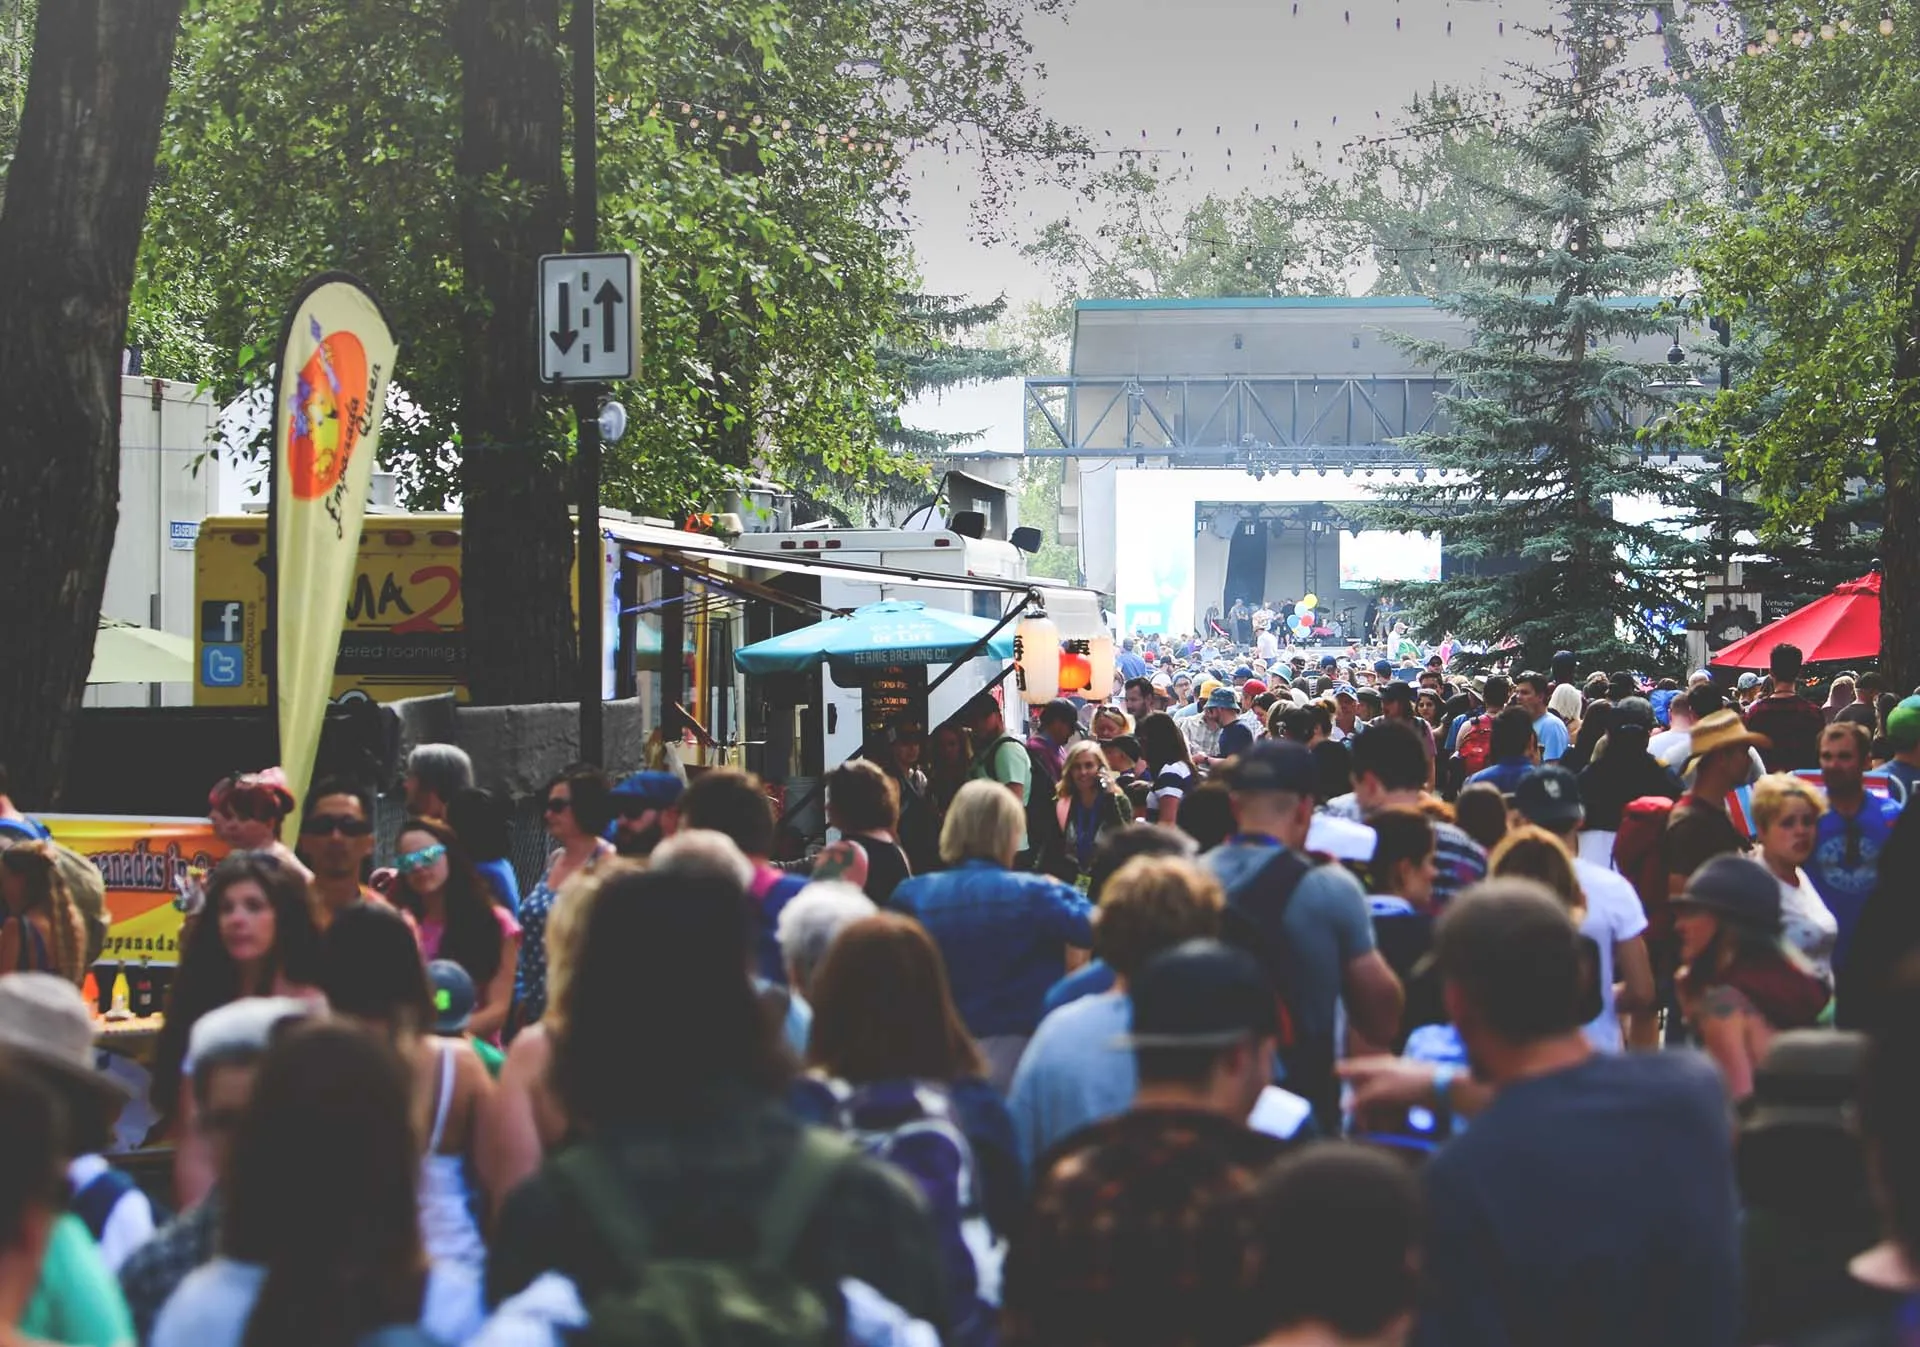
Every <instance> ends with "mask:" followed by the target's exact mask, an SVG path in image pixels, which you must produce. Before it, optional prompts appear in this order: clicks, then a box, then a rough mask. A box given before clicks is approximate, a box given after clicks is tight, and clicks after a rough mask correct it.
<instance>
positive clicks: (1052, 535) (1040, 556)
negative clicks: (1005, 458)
mask: <svg viewBox="0 0 1920 1347" xmlns="http://www.w3.org/2000/svg"><path fill="white" fill-rule="evenodd" d="M1066 466H1067V461H1066V460H1065V459H1064V458H1030V459H1028V460H1027V461H1026V462H1025V463H1023V464H1021V466H1020V522H1021V523H1022V524H1023V525H1031V526H1032V527H1034V528H1037V529H1039V530H1040V538H1041V542H1040V550H1039V551H1038V552H1035V553H1034V554H1033V556H1032V557H1030V558H1029V559H1028V561H1027V574H1029V575H1032V576H1036V577H1039V578H1042V579H1047V580H1064V581H1066V582H1067V583H1068V584H1073V585H1077V584H1079V583H1080V580H1081V576H1080V552H1079V549H1077V548H1074V547H1070V546H1068V545H1067V544H1065V543H1063V542H1061V541H1060V487H1061V484H1062V482H1063V481H1064V480H1065V477H1066Z"/></svg>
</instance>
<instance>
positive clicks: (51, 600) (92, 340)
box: [0, 0, 181, 807]
mask: <svg viewBox="0 0 1920 1347" xmlns="http://www.w3.org/2000/svg"><path fill="white" fill-rule="evenodd" d="M180 4H181V0H57V2H56V3H47V4H42V5H41V6H40V12H39V16H38V20H37V22H36V24H35V28H34V40H33V59H32V62H31V65H30V67H29V71H28V85H27V100H26V107H25V111H24V112H23V114H22V116H21V120H20V139H19V143H18V147H17V149H16V151H15V154H14V159H13V166H12V168H11V169H10V170H9V172H8V174H7V182H6V187H7V190H6V195H5V204H4V206H0V295H4V296H5V297H6V298H5V300H4V301H0V519H4V520H5V521H6V522H5V524H4V525H0V574H4V575H5V576H6V578H7V583H6V587H5V595H6V597H5V598H4V599H0V630H4V631H5V633H6V636H5V638H4V639H0V755H4V757H5V759H6V762H7V765H8V768H9V770H10V772H11V774H12V779H13V784H14V794H15V795H17V796H18V797H19V798H20V799H21V800H23V801H25V802H26V803H28V804H30V805H33V806H36V807H45V806H47V805H50V804H52V803H54V802H55V801H56V800H57V798H58V796H59V793H60V787H61V784H62V780H63V778H64V776H65V771H66V762H65V756H66V750H67V745H68V743H69V742H70V739H71V735H72V730H73V722H74V716H75V713H76V712H77V711H78V709H79V706H80V698H81V695H82V694H83V693H84V692H85V690H86V683H87V670H88V667H89V666H90V664H91V663H92V660H93V640H94V634H95V632H96V630H97V628H98V625H99V619H100V596H101V592H102V591H103V590H104V589H105V587H106V581H107V560H108V558H109V557H110V556H111V555H112V553H113V537H114V527H115V524H116V523H117V522H118V519H119V499H120V482H119V475H120V357H121V350H122V347H123V345H124V343H125V340H126V333H127V300H128V296H129V294H130V293H131V291H132V288H133V270H134V259H135V256H136V254H137V253H138V252H139V248H140V230H141V226H142V223H143V222H144V221H145V219H146V212H147V192H148V189H149V187H150V186H151V185H152V180H153V161H154V154H155V151H156V150H157V149H158V147H159V142H160V119H161V115H162V114H163V113H164V112H165V110H166V102H167V83H168V79H169V76H170V73H171V68H172V63H173V43H174V38H175V35H176V34H177V33H178V31H179V27H180Z"/></svg>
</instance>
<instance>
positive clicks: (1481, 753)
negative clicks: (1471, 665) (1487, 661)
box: [1442, 674, 1513, 792]
mask: <svg viewBox="0 0 1920 1347" xmlns="http://www.w3.org/2000/svg"><path fill="white" fill-rule="evenodd" d="M1512 696H1513V684H1511V683H1509V682H1508V681H1507V676H1506V675H1505V674H1493V675H1491V676H1490V677H1488V678H1487V679H1486V680H1485V681H1484V682H1483V683H1482V684H1481V685H1480V691H1479V697H1480V703H1481V705H1480V707H1479V709H1478V710H1471V709H1470V710H1468V711H1465V712H1463V713H1462V714H1461V715H1459V716H1457V717H1455V718H1454V721H1453V723H1452V724H1451V725H1449V726H1448V727H1447V735H1446V742H1445V743H1444V744H1443V745H1442V748H1443V749H1444V751H1445V752H1446V753H1447V755H1448V756H1447V783H1448V785H1449V786H1450V787H1451V788H1452V789H1453V790H1454V791H1455V792H1458V791H1459V789H1460V788H1461V787H1462V786H1464V785H1465V784H1466V782H1467V778H1468V777H1470V776H1472V775H1473V774H1474V773H1475V772H1478V771H1482V770H1484V769H1485V768H1486V767H1487V766H1488V765H1489V764H1491V763H1492V762H1493V722H1494V720H1495V718H1496V717H1498V716H1499V714H1500V713H1501V712H1502V711H1504V710H1506V709H1507V701H1508V699H1509V698H1511V697H1512Z"/></svg>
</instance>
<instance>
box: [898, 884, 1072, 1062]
mask: <svg viewBox="0 0 1920 1347" xmlns="http://www.w3.org/2000/svg"><path fill="white" fill-rule="evenodd" d="M890 906H892V907H894V908H895V909H897V910H898V911H900V912H903V913H905V914H906V915H907V916H909V917H913V918H915V919H916V920H918V921H919V923H920V924H921V925H922V926H924V927H926V928H927V934H929V935H931V936H932V937H933V941H934V943H935V944H936V945H938V946H939V947H940V955H941V957H942V958H943V959H944V960H945V961H946V965H947V980H948V982H949V983H951V984H952V987H953V1003H954V1005H955V1006H956V1007H957V1008H958V1009H959V1011H960V1018H961V1019H962V1020H964V1021H965V1022H966V1026H967V1030H968V1032H970V1033H971V1034H972V1035H973V1036H974V1037H975V1038H990V1037H993V1036H995V1035H998V1034H1030V1033H1032V1032H1033V1031H1034V1028H1035V1026H1037V1025H1038V1024H1039V1023H1040V1007H1041V1003H1042V1002H1044V1001H1045V1000H1046V997H1047V989H1048V988H1049V987H1051V986H1053V984H1054V983H1056V982H1058V981H1059V980H1060V978H1061V977H1062V976H1063V975H1064V974H1065V973H1066V971H1067V964H1066V947H1067V946H1068V945H1073V946H1075V947H1076V948H1079V949H1085V948H1087V947H1088V946H1089V945H1091V944H1092V943H1093V905H1092V904H1091V903H1089V902H1088V901H1087V900H1086V899H1085V898H1083V897H1081V896H1080V894H1078V893H1076V892H1075V891H1074V890H1072V889H1070V888H1068V887H1067V886H1066V885H1065V884H1062V883H1061V882H1060V881H1059V880H1057V879H1054V878H1053V877H1052V876H1050V875H1031V874H1023V873H1021V872H1019V871H1016V870H1006V869H1003V868H1001V867H1000V866H998V865H995V864H994V863H993V862H992V861H983V860H966V861H962V862H960V864H959V865H957V866H955V867H954V868H953V869H951V870H943V871H941V872H939V873H938V874H932V875H920V876H917V877H916V878H913V879H909V880H907V881H906V882H905V883H904V884H902V885H901V886H900V887H899V888H897V889H895V890H894V891H893V901H892V903H891V904H890Z"/></svg>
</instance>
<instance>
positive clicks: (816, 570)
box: [620, 539, 1110, 640]
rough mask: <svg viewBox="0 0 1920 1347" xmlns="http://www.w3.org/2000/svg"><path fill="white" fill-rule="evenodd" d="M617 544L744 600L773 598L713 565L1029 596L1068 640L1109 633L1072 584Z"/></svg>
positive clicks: (649, 543) (694, 547)
mask: <svg viewBox="0 0 1920 1347" xmlns="http://www.w3.org/2000/svg"><path fill="white" fill-rule="evenodd" d="M620 541H621V546H622V547H624V548H625V549H626V550H627V551H629V552H632V553H635V554H637V555H640V556H643V557H648V558H651V559H652V560H654V561H657V562H660V563H661V564H663V565H669V566H680V567H682V568H683V569H685V570H687V571H688V572H689V573H690V574H693V575H695V576H697V577H698V578H699V579H700V580H701V581H703V582H704V583H706V584H710V585H712V586H714V587H715V588H717V589H725V590H731V591H733V592H737V593H740V594H741V595H743V596H748V597H754V598H769V597H776V596H775V595H773V594H771V593H770V592H769V591H767V590H766V589H765V588H763V587H762V586H759V585H756V584H754V583H753V582H752V581H750V580H748V579H746V577H744V576H739V575H731V574H729V573H727V572H726V571H723V570H716V569H715V568H716V567H718V566H727V567H738V568H750V569H752V570H758V571H773V572H778V573H781V574H787V575H813V576H818V577H821V578H824V579H832V580H864V581H868V582H870V583H873V584H882V585H911V586H913V587H915V588H918V589H936V590H949V591H953V592H956V593H962V594H974V593H978V592H979V591H981V590H1000V591H1002V592H1004V593H1005V594H1007V595H1008V596H1009V598H1010V599H1011V598H1013V597H1015V596H1020V595H1030V596H1032V597H1033V598H1035V599H1038V600H1039V601H1040V603H1041V604H1042V605H1044V606H1045V608H1046V610H1047V615H1048V616H1049V617H1051V618H1052V619H1053V621H1054V623H1055V625H1056V626H1058V627H1059V629H1060V634H1061V635H1062V636H1064V637H1066V638H1068V639H1070V640H1071V639H1079V638H1083V637H1092V636H1104V635H1108V634H1110V633H1109V632H1108V629H1107V626H1106V623H1105V621H1104V620H1103V618H1102V616H1101V610H1100V596H1099V595H1098V594H1096V593H1094V592H1093V591H1092V590H1090V589H1079V588H1076V587H1075V586H1072V585H1063V584H1061V583H1059V582H1058V581H1048V580H1003V579H999V578H997V577H989V576H979V575H966V576H961V575H934V574H930V573H928V572H926V571H910V570H903V569H901V568H899V567H897V566H861V565H856V564H854V563H852V562H846V561H838V560H833V559H830V558H828V557H825V556H809V555H807V554H805V553H785V554H781V555H778V556H774V555H769V554H767V553H764V552H740V551H736V550H734V549H733V548H731V547H728V546H727V545H726V544H725V543H722V542H720V541H718V540H717V539H716V540H715V541H714V543H713V544H712V546H710V547H709V546H702V545H698V544H689V543H679V542H675V543H664V542H655V541H653V540H651V539H648V540H637V539H621V540H620ZM777 597H778V598H779V599H780V600H781V601H783V602H785V603H788V604H790V605H792V606H795V607H802V606H805V607H812V606H813V605H810V604H803V602H802V601H800V600H797V599H795V598H794V597H793V596H792V595H790V594H781V595H778V596H777Z"/></svg>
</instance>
